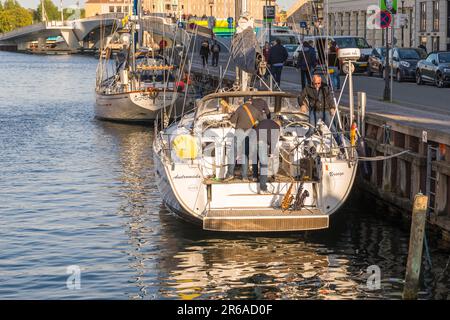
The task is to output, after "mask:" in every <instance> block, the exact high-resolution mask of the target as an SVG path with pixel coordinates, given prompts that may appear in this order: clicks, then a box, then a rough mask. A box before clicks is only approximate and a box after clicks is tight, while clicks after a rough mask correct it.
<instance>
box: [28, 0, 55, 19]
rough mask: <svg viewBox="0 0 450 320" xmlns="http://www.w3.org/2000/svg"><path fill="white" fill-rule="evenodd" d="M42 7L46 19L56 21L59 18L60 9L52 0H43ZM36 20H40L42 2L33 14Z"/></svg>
mask: <svg viewBox="0 0 450 320" xmlns="http://www.w3.org/2000/svg"><path fill="white" fill-rule="evenodd" d="M44 8H45V13H46V14H47V20H48V21H56V20H61V11H59V10H58V7H57V6H56V5H55V4H54V3H53V1H52V0H44ZM34 18H35V20H36V21H42V4H41V3H39V5H38V7H37V9H36V15H35V17H34Z"/></svg>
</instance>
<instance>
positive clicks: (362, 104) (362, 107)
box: [358, 92, 367, 137]
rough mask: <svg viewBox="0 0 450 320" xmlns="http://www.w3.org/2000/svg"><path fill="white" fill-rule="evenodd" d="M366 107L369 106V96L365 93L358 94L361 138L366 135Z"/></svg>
mask: <svg viewBox="0 0 450 320" xmlns="http://www.w3.org/2000/svg"><path fill="white" fill-rule="evenodd" d="M366 105H367V96H366V93H365V92H358V120H359V123H358V128H359V129H360V130H361V131H360V133H361V136H363V137H364V136H365V134H366V124H365V118H366Z"/></svg>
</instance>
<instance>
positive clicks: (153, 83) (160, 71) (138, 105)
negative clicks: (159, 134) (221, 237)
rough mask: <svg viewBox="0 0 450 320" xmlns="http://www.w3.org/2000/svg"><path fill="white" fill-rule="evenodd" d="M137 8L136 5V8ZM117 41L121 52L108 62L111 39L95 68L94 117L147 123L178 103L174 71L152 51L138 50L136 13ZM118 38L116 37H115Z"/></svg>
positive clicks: (137, 20) (128, 21)
mask: <svg viewBox="0 0 450 320" xmlns="http://www.w3.org/2000/svg"><path fill="white" fill-rule="evenodd" d="M135 6H136V4H135ZM124 22H125V24H126V26H125V30H128V31H129V33H124V32H123V30H122V33H121V34H122V35H121V36H120V39H119V40H118V42H119V44H120V47H121V48H122V50H121V52H120V53H119V54H118V56H117V57H116V61H111V59H110V58H111V56H112V50H111V47H112V46H113V45H112V41H111V39H113V37H110V38H109V41H107V44H106V46H105V48H104V50H102V54H101V55H100V60H99V65H98V68H97V82H96V104H95V116H96V118H98V119H102V120H114V121H127V122H134V121H135V122H147V121H153V120H154V119H155V118H156V116H157V115H158V113H160V112H161V110H163V109H164V108H166V107H169V106H171V105H172V104H174V103H176V102H177V99H178V98H180V96H181V95H182V94H181V93H180V92H178V91H179V90H177V81H176V77H177V74H176V71H177V70H176V67H175V66H174V65H172V64H170V61H168V60H167V59H166V58H165V57H163V56H160V55H158V54H156V53H155V52H154V51H153V50H152V49H146V50H145V49H139V50H138V49H137V44H136V38H137V37H135V35H136V33H137V30H138V29H139V30H140V28H139V26H140V24H139V16H138V12H137V9H136V8H135V11H134V13H133V15H132V16H130V17H129V19H126V21H124ZM116 37H117V34H116Z"/></svg>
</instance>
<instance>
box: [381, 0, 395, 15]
mask: <svg viewBox="0 0 450 320" xmlns="http://www.w3.org/2000/svg"><path fill="white" fill-rule="evenodd" d="M380 10H381V11H387V12H389V13H391V14H397V10H398V4H397V0H380Z"/></svg>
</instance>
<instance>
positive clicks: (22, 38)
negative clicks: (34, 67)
mask: <svg viewBox="0 0 450 320" xmlns="http://www.w3.org/2000/svg"><path fill="white" fill-rule="evenodd" d="M122 18H123V14H115V13H113V14H104V15H99V16H94V17H89V18H84V19H78V20H69V21H46V22H40V23H35V24H33V25H29V26H26V27H22V28H19V29H16V30H13V31H10V32H6V33H3V34H0V46H4V47H11V46H14V45H15V46H16V48H17V50H18V51H26V50H28V49H30V43H31V42H33V41H37V42H38V49H40V50H43V49H45V45H46V40H47V38H49V37H57V36H61V37H63V39H64V40H65V42H66V44H67V47H68V49H69V50H71V51H78V50H80V49H83V48H84V49H87V48H92V47H94V48H99V46H100V39H101V33H102V32H103V30H105V33H104V34H106V35H109V34H110V32H108V31H110V30H111V29H112V27H113V26H119V27H120V26H121V22H120V19H122Z"/></svg>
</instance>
